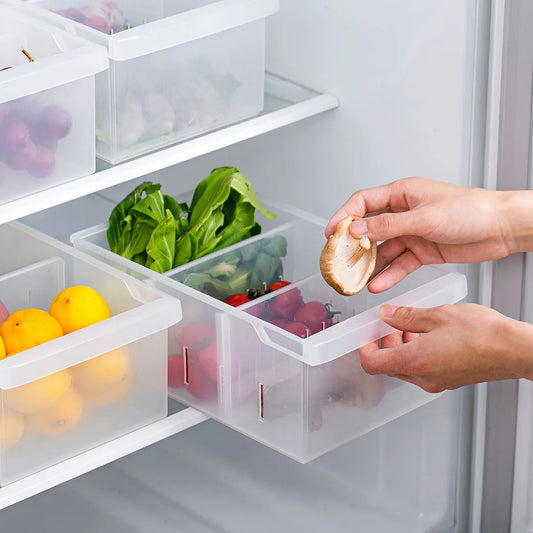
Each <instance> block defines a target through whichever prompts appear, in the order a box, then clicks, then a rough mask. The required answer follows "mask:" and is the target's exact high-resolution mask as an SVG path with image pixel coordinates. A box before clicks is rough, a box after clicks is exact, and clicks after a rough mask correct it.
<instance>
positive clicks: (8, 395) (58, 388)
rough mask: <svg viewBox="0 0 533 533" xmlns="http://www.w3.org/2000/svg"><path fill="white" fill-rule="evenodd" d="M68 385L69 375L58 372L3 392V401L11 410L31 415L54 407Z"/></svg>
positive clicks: (63, 371) (64, 372) (64, 371)
mask: <svg viewBox="0 0 533 533" xmlns="http://www.w3.org/2000/svg"><path fill="white" fill-rule="evenodd" d="M70 383H71V377H70V374H69V373H68V372H67V371H66V370H60V371H59V372H55V373H54V374H50V375H48V376H45V377H44V378H40V379H36V380H35V381H31V382H30V383H27V384H26V385H21V386H20V387H15V388H13V389H7V390H4V400H5V403H6V405H7V406H9V407H10V408H11V409H14V410H15V411H18V412H19V413H23V414H25V415H31V414H34V413H38V412H40V411H44V410H46V409H48V408H49V407H51V406H52V405H54V404H55V403H56V402H57V401H58V400H59V399H60V398H61V397H62V396H63V394H65V392H66V391H67V389H68V388H69V387H70Z"/></svg>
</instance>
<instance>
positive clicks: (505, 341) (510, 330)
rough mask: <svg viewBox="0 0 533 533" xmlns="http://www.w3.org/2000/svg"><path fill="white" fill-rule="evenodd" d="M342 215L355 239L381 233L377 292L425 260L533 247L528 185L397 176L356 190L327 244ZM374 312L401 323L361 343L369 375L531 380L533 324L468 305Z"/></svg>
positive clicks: (372, 286)
mask: <svg viewBox="0 0 533 533" xmlns="http://www.w3.org/2000/svg"><path fill="white" fill-rule="evenodd" d="M347 217H355V218H356V220H354V221H353V222H350V223H349V224H348V225H347V231H348V232H349V233H350V235H351V236H352V237H353V239H352V240H353V241H354V242H361V241H360V239H361V238H362V237H366V238H368V239H369V240H370V241H371V242H372V243H375V242H376V241H383V242H382V243H381V244H380V245H379V246H378V247H377V255H376V258H375V268H374V270H373V273H372V274H371V276H370V279H371V281H370V282H369V283H368V290H369V291H370V292H374V293H378V292H382V291H385V290H387V289H389V288H390V287H392V286H393V285H395V284H396V283H398V282H399V281H401V280H402V279H404V278H405V277H406V276H407V275H408V274H410V273H411V272H413V271H414V270H416V269H417V268H419V267H420V266H422V265H427V264H441V263H474V262H481V261H489V260H493V259H499V258H501V257H505V256H507V255H509V254H510V253H513V252H526V251H533V191H488V190H483V189H475V188H467V187H460V186H457V185H452V184H447V183H442V182H438V181H432V180H428V179H424V178H407V179H403V180H398V181H395V182H393V183H390V184H388V185H383V186H381V187H374V188H370V189H366V190H362V191H358V192H356V193H355V194H353V195H352V196H351V197H350V198H349V199H348V201H347V202H346V203H345V204H344V205H343V206H342V207H341V208H340V209H339V210H338V211H337V212H336V213H335V214H334V215H333V216H332V218H331V220H330V221H329V223H328V225H327V227H326V230H325V233H326V237H328V244H329V242H330V240H331V239H330V237H331V236H332V235H333V234H334V231H335V232H336V231H338V230H336V228H337V227H338V226H341V224H340V222H341V221H345V220H346V219H347ZM326 246H327V245H326ZM325 277H326V276H325ZM326 279H327V278H326ZM367 279H368V278H367ZM364 283H366V280H365V281H364ZM358 288H359V287H358ZM341 292H342V291H341ZM380 314H381V318H382V319H383V320H384V321H385V322H387V323H388V324H389V325H391V326H393V327H394V328H396V329H397V330H399V331H398V332H396V333H393V334H391V335H389V336H387V337H385V338H384V339H382V340H381V343H378V342H375V343H371V344H370V345H368V346H365V347H363V348H361V349H360V350H359V352H360V355H361V363H362V365H363V368H364V369H365V370H366V371H367V372H369V373H371V374H388V375H394V376H396V377H398V378H400V379H404V380H406V381H410V382H412V383H416V384H417V385H419V386H421V387H422V388H424V389H425V390H428V391H431V392H436V391H441V390H444V389H454V388H457V387H460V386H463V385H467V384H472V383H479V382H483V381H492V380H499V379H511V378H517V377H526V378H529V379H533V353H532V352H531V348H530V347H531V346H532V345H533V325H531V324H526V323H523V322H519V321H516V320H512V319H510V318H507V317H505V316H503V315H500V314H499V313H497V312H496V311H494V310H491V309H488V308H484V307H482V306H478V305H472V304H458V305H453V306H443V307H437V308H433V309H414V308H398V309H395V308H393V307H392V306H387V305H385V306H383V307H382V309H381V312H380ZM420 333H425V335H423V336H420Z"/></svg>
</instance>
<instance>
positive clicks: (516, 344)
mask: <svg viewBox="0 0 533 533" xmlns="http://www.w3.org/2000/svg"><path fill="white" fill-rule="evenodd" d="M499 333H501V334H500V335H498V338H499V340H500V342H499V344H500V350H501V351H500V354H501V357H505V358H506V360H507V363H508V364H507V365H506V366H507V373H508V377H509V378H511V379H519V378H526V379H529V380H533V325H532V324H528V323H527V322H520V321H518V320H513V319H511V318H508V317H505V319H504V321H503V323H502V328H501V331H500V332H499Z"/></svg>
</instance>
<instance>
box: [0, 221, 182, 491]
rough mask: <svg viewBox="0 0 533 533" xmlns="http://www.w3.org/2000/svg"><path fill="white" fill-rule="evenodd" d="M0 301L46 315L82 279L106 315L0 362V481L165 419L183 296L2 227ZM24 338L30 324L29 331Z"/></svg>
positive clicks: (30, 233) (26, 231) (33, 234)
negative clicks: (172, 343) (173, 332)
mask: <svg viewBox="0 0 533 533" xmlns="http://www.w3.org/2000/svg"><path fill="white" fill-rule="evenodd" d="M0 247H1V248H2V250H9V253H6V254H4V255H3V257H2V261H1V270H0V300H1V301H2V302H3V304H4V305H5V306H6V308H7V310H8V312H9V313H14V312H15V311H18V310H22V309H40V310H42V311H48V309H49V306H50V304H51V303H52V300H53V299H54V297H55V296H56V295H57V294H59V292H61V291H62V290H63V289H65V288H66V287H73V286H78V285H87V286H89V287H91V288H92V289H94V290H96V291H97V292H98V293H99V294H100V295H102V296H103V298H104V299H105V301H106V302H107V304H108V306H109V308H110V312H111V317H110V318H107V319H105V320H101V321H99V322H97V323H94V324H92V325H89V326H87V327H84V328H82V329H78V330H76V331H73V332H70V333H64V334H63V335H62V336H59V337H56V338H53V340H49V341H48V342H44V343H43V344H40V345H37V346H35V347H32V348H29V349H26V350H24V351H21V352H15V351H13V352H12V354H8V357H6V358H3V359H1V360H0V486H5V485H6V484H8V483H11V482H13V481H16V480H18V479H21V478H23V477H25V476H27V475H29V474H33V473H35V472H38V471H40V470H42V469H44V468H46V467H49V466H51V465H54V464H57V463H59V462H61V461H63V460H65V459H68V458H70V457H73V456H75V455H77V454H79V453H81V452H84V451H87V450H90V449H92V448H95V447H97V446H99V445H101V444H103V443H105V442H108V441H110V440H112V439H115V438H117V437H119V436H122V435H125V434H126V433H129V432H130V431H133V430H135V429H138V428H141V427H143V426H145V425H147V424H150V423H152V422H155V421H156V420H159V419H162V418H164V417H165V416H166V414H167V356H168V336H169V335H168V331H169V328H170V329H171V328H172V326H174V325H175V324H177V323H178V322H179V320H180V319H181V307H180V302H179V301H178V300H176V299H175V298H171V297H168V296H167V295H165V294H163V293H161V292H159V291H157V290H156V289H154V288H152V287H149V286H147V285H146V284H143V283H140V282H138V281H136V280H134V279H131V278H129V277H128V276H124V275H122V274H121V273H119V272H117V271H116V270H114V269H112V268H110V267H108V266H107V265H104V264H102V263H101V262H98V261H95V260H94V259H92V258H91V257H87V256H86V255H85V254H82V253H80V252H78V251H76V250H74V249H73V248H72V247H70V246H67V245H65V244H62V243H59V242H57V241H54V240H53V239H51V238H49V237H47V236H45V235H43V234H41V233H39V232H37V231H34V230H31V229H30V228H28V227H26V226H24V225H22V224H19V223H13V224H5V225H3V226H2V227H1V228H0ZM25 332H26V333H25V335H28V334H29V335H31V334H32V330H31V329H26V330H25Z"/></svg>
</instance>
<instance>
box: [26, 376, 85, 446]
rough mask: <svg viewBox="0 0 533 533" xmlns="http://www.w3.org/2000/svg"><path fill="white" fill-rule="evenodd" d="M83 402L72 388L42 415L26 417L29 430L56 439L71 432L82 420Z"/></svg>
mask: <svg viewBox="0 0 533 533" xmlns="http://www.w3.org/2000/svg"><path fill="white" fill-rule="evenodd" d="M82 412H83V401H82V399H81V396H80V394H79V393H78V392H77V391H76V390H75V389H73V388H72V387H70V388H69V389H68V390H67V391H66V392H65V394H63V396H62V397H61V399H60V400H59V401H58V402H57V403H55V404H54V405H52V407H49V408H48V409H46V411H42V412H41V413H36V414H33V415H30V416H27V417H26V420H27V422H28V428H29V429H31V430H32V431H35V433H39V434H40V435H47V436H49V437H54V436H56V435H61V434H62V433H66V432H67V431H70V430H71V429H72V428H73V427H74V426H76V424H77V423H78V422H79V420H80V418H81V414H82Z"/></svg>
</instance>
